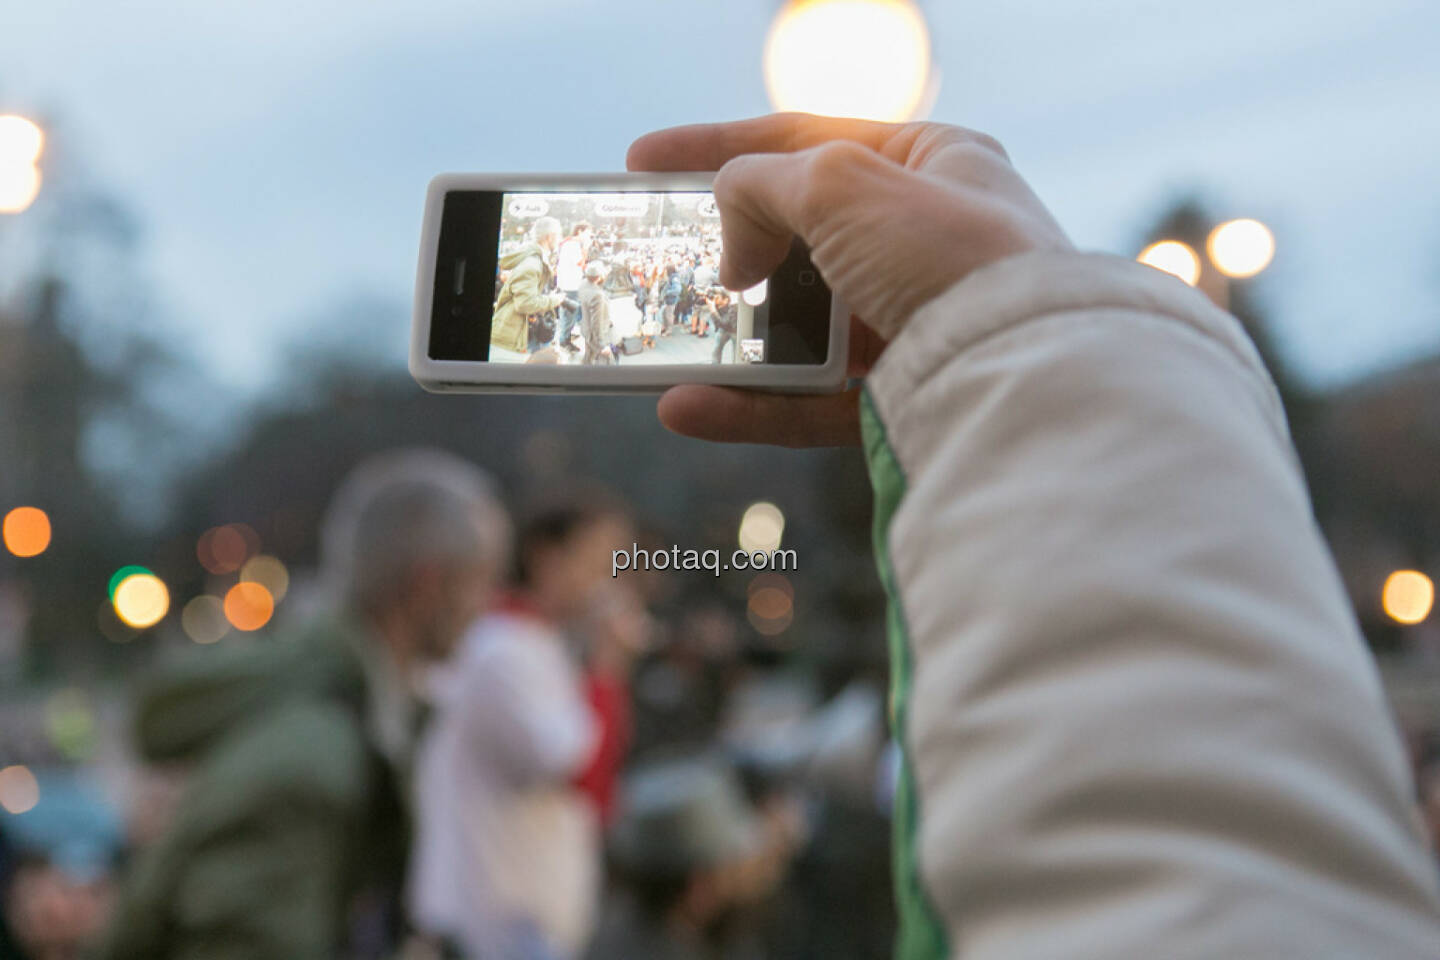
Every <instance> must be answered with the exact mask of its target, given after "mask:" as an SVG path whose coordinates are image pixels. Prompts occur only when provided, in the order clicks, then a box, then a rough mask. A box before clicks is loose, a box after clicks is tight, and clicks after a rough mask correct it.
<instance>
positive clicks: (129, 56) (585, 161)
mask: <svg viewBox="0 0 1440 960" xmlns="http://www.w3.org/2000/svg"><path fill="white" fill-rule="evenodd" d="M778 6H779V3H778V0H726V2H705V3H702V2H691V0H687V2H683V3H681V2H676V0H669V2H660V0H614V2H608V3H599V2H593V0H592V2H579V0H551V2H541V0H536V2H531V3H513V2H505V3H498V2H476V0H471V2H462V0H407V2H405V3H397V2H378V0H377V2H373V3H354V2H340V0H313V2H296V0H245V2H243V3H242V2H231V0H227V2H219V0H207V2H204V3H189V4H182V3H176V2H174V0H169V2H161V0H132V2H127V3H101V2H99V0H88V2H81V0H45V2H22V0H15V2H13V3H10V4H7V5H6V8H5V10H4V13H3V15H0V112H6V111H11V110H20V111H38V110H42V109H45V110H51V111H53V112H55V113H57V114H59V115H60V116H62V117H63V119H64V126H63V133H64V136H65V137H66V138H68V140H69V142H68V144H64V145H57V146H56V149H57V150H58V149H61V147H62V146H68V148H69V149H70V150H71V152H72V153H73V154H78V155H83V158H84V160H85V163H86V165H87V167H88V168H89V170H90V171H91V173H92V174H94V175H95V176H96V177H97V178H98V179H99V180H100V181H101V182H103V183H104V184H105V185H107V186H109V187H111V188H112V189H114V190H115V191H116V192H117V193H118V194H119V195H121V196H122V197H123V198H124V199H125V200H126V202H127V203H128V204H130V206H131V207H132V208H133V209H134V210H135V211H136V212H137V213H138V214H139V216H140V218H141V220H142V222H143V223H144V224H145V226H146V234H145V237H146V245H145V249H144V260H145V263H146V265H147V268H148V272H149V274H150V275H151V276H152V278H153V281H154V283H155V286H156V288H157V291H158V295H159V297H160V299H161V300H162V301H163V303H164V304H165V309H164V310H163V311H161V313H160V317H161V319H160V320H158V321H157V322H160V323H162V324H165V325H166V327H167V329H174V330H175V332H176V334H177V335H178V339H179V342H181V343H183V344H185V345H186V346H188V347H189V348H190V349H193V351H194V352H195V353H196V354H197V355H198V356H199V357H201V358H202V359H203V360H204V362H205V363H207V364H209V365H210V366H211V368H212V369H213V371H214V373H215V375H216V377H217V378H218V379H219V380H220V382H222V383H228V384H231V385H233V386H236V387H240V388H252V387H256V386H259V385H261V384H263V383H265V382H266V381H267V380H268V379H269V378H270V377H271V376H272V375H274V373H275V372H276V371H277V370H279V369H280V368H281V365H282V363H283V359H284V357H285V355H286V354H287V352H289V351H291V350H292V349H293V347H294V345H295V344H296V343H299V342H303V341H305V340H306V339H307V338H308V337H309V336H310V333H309V331H308V330H307V328H306V326H305V323H306V320H307V318H309V317H315V316H320V317H324V316H329V317H331V318H333V317H334V316H335V311H334V309H333V305H334V304H336V303H337V302H345V301H349V300H353V299H354V298H357V297H360V298H364V297H374V298H378V299H379V300H380V301H382V302H383V301H393V302H394V303H396V304H397V305H399V304H403V303H406V302H408V298H409V296H410V292H411V287H412V285H413V282H414V264H415V254H416V242H417V234H418V229H419V215H420V202H421V196H422V193H423V189H424V185H425V183H426V181H427V180H428V179H429V178H430V176H431V175H432V174H434V173H436V172H439V171H441V170H507V169H510V170H540V169H563V170H611V169H618V168H619V167H620V166H621V165H622V164H623V158H624V151H625V147H626V145H627V144H628V143H629V141H630V140H631V139H632V138H633V137H634V136H635V135H636V134H638V133H641V132H644V131H645V130H648V129H651V128H654V127H659V126H664V125H668V124H672V123H680V122H688V121H693V120H703V119H723V118H734V117H741V116H747V115H752V114H756V113H762V112H765V111H766V110H767V109H768V107H767V103H766V98H765V90H764V84H763V81H762V77H761V48H762V43H763V39H764V35H765V30H766V27H767V24H768V22H769V20H770V18H771V17H772V16H773V14H774V12H775V10H776V9H777V8H778ZM921 6H922V8H923V9H924V10H925V12H926V13H927V15H928V17H929V19H930V23H931V26H932V31H933V36H934V41H935V53H936V60H937V63H938V65H939V67H940V68H941V70H942V71H943V85H942V87H941V90H940V95H939V98H938V101H937V102H936V105H935V109H934V111H933V113H932V117H933V118H934V119H938V120H946V121H952V122H957V123H963V124H966V125H968V126H973V127H977V128H979V129H983V130H986V131H988V132H990V133H993V134H995V135H996V136H998V137H999V138H1000V139H1001V140H1002V141H1003V142H1004V143H1005V144H1006V146H1007V148H1008V149H1009V151H1010V153H1011V156H1012V158H1013V159H1014V161H1015V163H1016V165H1017V166H1018V167H1019V168H1020V170H1021V171H1022V172H1023V173H1024V174H1026V175H1027V176H1028V177H1029V178H1030V180H1031V182H1032V183H1033V184H1034V185H1035V187H1036V189H1037V190H1038V192H1039V193H1040V194H1041V196H1042V197H1044V198H1045V199H1046V201H1047V202H1048V203H1049V204H1050V205H1051V207H1052V208H1053V209H1054V210H1055V212H1056V213H1057V215H1058V216H1059V218H1060V220H1061V221H1062V222H1063V223H1064V224H1065V226H1066V227H1067V229H1068V230H1069V231H1070V234H1071V236H1072V237H1073V238H1074V239H1075V240H1076V241H1077V243H1079V244H1081V245H1082V246H1085V247H1088V248H1096V249H1109V250H1113V251H1117V252H1125V253H1133V250H1132V249H1131V246H1130V244H1131V243H1132V242H1133V241H1134V240H1135V238H1136V236H1137V234H1138V232H1139V231H1140V230H1141V229H1142V228H1144V227H1145V226H1147V225H1148V224H1149V222H1150V221H1151V219H1152V218H1153V217H1154V216H1156V215H1157V214H1158V213H1159V212H1160V211H1161V209H1162V208H1163V206H1164V204H1165V203H1166V202H1167V201H1169V200H1170V199H1172V198H1173V197H1174V196H1176V195H1177V194H1178V193H1179V192H1181V191H1185V190H1189V189H1192V188H1193V189H1198V190H1200V191H1201V192H1202V194H1203V195H1204V196H1205V197H1206V198H1207V199H1209V200H1210V201H1211V202H1212V204H1213V207H1214V209H1215V211H1216V212H1217V213H1219V214H1222V215H1227V216H1228V215H1236V216H1239V215H1250V216H1257V217H1259V218H1261V219H1264V220H1266V221H1268V222H1270V223H1271V224H1272V225H1273V226H1274V227H1275V229H1276V232H1277V234H1278V236H1279V243H1280V252H1279V255H1278V256H1277V259H1276V262H1275V264H1274V266H1273V267H1272V270H1271V272H1270V273H1269V274H1267V276H1266V277H1265V278H1264V283H1265V286H1266V289H1267V291H1268V301H1269V303H1270V304H1271V305H1272V306H1273V308H1274V314H1275V319H1276V322H1277V323H1278V325H1279V327H1280V333H1281V336H1282V342H1283V345H1284V347H1285V348H1286V350H1287V352H1288V353H1289V354H1290V356H1291V357H1292V359H1293V360H1294V361H1295V362H1296V363H1297V364H1298V366H1299V368H1300V370H1301V372H1302V373H1304V374H1305V375H1307V376H1308V377H1310V378H1311V379H1313V380H1315V381H1317V382H1320V383H1333V382H1337V381H1341V380H1345V379H1349V378H1352V377H1354V376H1358V375H1361V374H1363V373H1365V372H1367V371H1369V370H1372V369H1375V368H1377V367H1380V366H1385V365H1390V364H1394V363H1399V362H1403V361H1405V360H1406V359H1408V358H1410V357H1413V356H1418V355H1421V354H1424V353H1433V352H1436V351H1440V269H1437V267H1436V264H1437V261H1440V192H1437V191H1436V189H1435V188H1436V186H1437V182H1440V178H1437V176H1436V169H1437V168H1436V161H1435V157H1436V156H1437V154H1440V109H1437V107H1436V103H1437V102H1440V57H1436V56H1435V44H1436V40H1437V39H1440V4H1436V3H1434V2H1433V0H1370V2H1368V3H1364V4H1360V3H1355V2H1339V0H1312V2H1309V3H1306V4H1296V3H1294V2H1291V0H1212V2H1209V3H1206V4H1181V3H1156V2H1140V0H1090V2H1088V3H1085V4H1069V3H1054V2H1053V0H1007V2H1005V3H975V2H938V0H929V2H923V3H922V4H921ZM406 319H407V318H406V315H405V314H404V313H403V312H401V311H397V312H396V315H395V322H394V323H393V324H391V325H390V326H389V327H386V326H385V325H383V324H380V325H377V324H374V323H366V324H364V325H363V326H361V327H358V328H357V331H356V336H357V337H359V336H363V337H366V338H380V339H381V341H382V343H381V344H378V346H382V347H383V345H384V343H387V342H388V343H392V344H393V349H394V352H395V355H396V358H397V360H398V359H399V357H400V356H402V355H403V352H404V349H405V342H406V336H405V323H406ZM333 333H334V332H333V331H330V335H332V336H333ZM321 334H322V331H319V330H318V329H317V330H316V331H315V336H317V337H319V336H321Z"/></svg>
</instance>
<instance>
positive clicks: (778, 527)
mask: <svg viewBox="0 0 1440 960" xmlns="http://www.w3.org/2000/svg"><path fill="white" fill-rule="evenodd" d="M784 534H785V514H783V513H781V512H780V508H779V507H777V506H775V504H773V503H766V502H765V501H763V500H762V501H760V502H759V503H752V504H750V506H749V507H747V508H746V509H745V515H744V516H743V517H741V518H740V536H739V541H740V548H741V549H742V550H748V551H749V552H751V553H754V552H755V551H757V550H764V551H774V550H779V549H780V538H781V537H782V536H784Z"/></svg>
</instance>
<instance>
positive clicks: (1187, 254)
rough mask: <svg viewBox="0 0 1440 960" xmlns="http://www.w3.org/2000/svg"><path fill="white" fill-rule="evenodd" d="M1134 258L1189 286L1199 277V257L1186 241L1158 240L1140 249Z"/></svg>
mask: <svg viewBox="0 0 1440 960" xmlns="http://www.w3.org/2000/svg"><path fill="white" fill-rule="evenodd" d="M1135 259H1137V260H1139V261H1140V262H1141V263H1143V264H1146V265H1147V266H1151V267H1154V268H1155V269H1156V270H1163V271H1165V272H1166V273H1168V274H1171V275H1172V276H1176V277H1179V278H1180V279H1181V280H1184V281H1185V282H1186V283H1188V284H1189V285H1190V286H1192V287H1193V286H1195V284H1196V283H1197V282H1198V281H1199V279H1200V257H1199V255H1198V254H1197V253H1196V252H1195V251H1194V249H1193V248H1191V246H1190V244H1188V243H1181V242H1180V241H1179V240H1160V241H1157V242H1155V243H1152V244H1150V246H1148V247H1146V248H1145V249H1144V250H1141V251H1140V256H1138V257H1136V258H1135Z"/></svg>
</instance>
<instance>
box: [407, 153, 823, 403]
mask: <svg viewBox="0 0 1440 960" xmlns="http://www.w3.org/2000/svg"><path fill="white" fill-rule="evenodd" d="M713 179H714V174H713V173H601V174H584V173H547V174H536V173H516V174H473V173H444V174H440V175H439V176H437V177H435V179H433V180H431V181H430V187H429V190H428V191H427V193H426V197H425V223H424V227H423V231H422V234H421V238H420V263H419V267H418V270H417V272H416V278H415V313H414V317H413V320H412V323H411V336H410V374H411V375H412V376H413V377H414V378H415V380H416V381H417V382H418V383H419V384H420V385H421V386H422V387H424V388H425V389H426V390H430V391H432V392H436V393H496V392H504V393H651V392H655V391H658V390H663V389H665V388H666V387H671V386H674V385H676V384H680V383H707V384H723V385H726V386H733V387H747V388H752V389H756V390H765V391H771V392H783V393H826V392H831V391H834V390H838V389H840V388H841V387H842V386H843V385H844V383H845V365H846V360H847V357H846V352H847V347H848V340H849V338H848V333H849V320H850V311H849V309H848V308H847V307H846V306H845V305H844V304H843V303H842V302H841V301H840V298H839V296H837V295H835V294H834V293H833V292H832V295H831V302H830V350H829V356H828V357H827V358H826V361H825V363H823V364H767V363H756V364H716V365H708V364H635V363H630V364H627V363H625V362H623V360H622V362H620V363H619V364H615V365H610V366H579V365H555V364H524V363H491V362H488V361H467V360H435V359H432V358H431V357H430V356H429V344H430V320H431V306H432V299H433V297H434V290H435V269H436V262H435V260H436V256H437V251H438V248H439V244H440V220H441V217H442V214H443V212H444V206H445V194H446V193H448V192H450V191H452V190H495V191H501V192H505V193H522V192H527V191H555V192H567V191H573V192H583V191H596V192H603V191H611V190H614V191H636V192H640V191H656V192H660V191H685V190H709V189H710V185H711V181H712V180H713Z"/></svg>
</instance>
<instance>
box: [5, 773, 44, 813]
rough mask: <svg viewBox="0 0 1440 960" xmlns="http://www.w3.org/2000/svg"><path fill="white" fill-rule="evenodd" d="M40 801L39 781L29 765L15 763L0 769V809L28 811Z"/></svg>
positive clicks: (16, 811)
mask: <svg viewBox="0 0 1440 960" xmlns="http://www.w3.org/2000/svg"><path fill="white" fill-rule="evenodd" d="M39 802H40V782H39V781H38V780H36V779H35V774H33V773H31V772H30V768H29V767H25V766H21V765H20V764H15V765H14V766H9V767H5V768H4V769H3V770H0V810H4V811H5V812H6V813H13V814H16V815H19V814H22V813H29V812H30V811H31V810H33V809H34V808H35V804H37V803H39Z"/></svg>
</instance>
